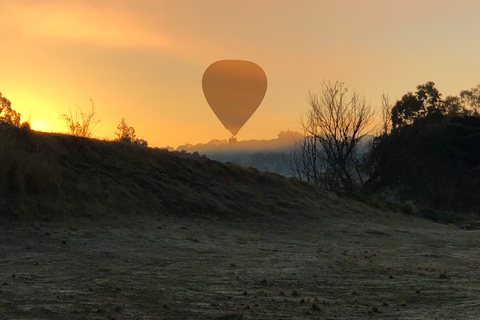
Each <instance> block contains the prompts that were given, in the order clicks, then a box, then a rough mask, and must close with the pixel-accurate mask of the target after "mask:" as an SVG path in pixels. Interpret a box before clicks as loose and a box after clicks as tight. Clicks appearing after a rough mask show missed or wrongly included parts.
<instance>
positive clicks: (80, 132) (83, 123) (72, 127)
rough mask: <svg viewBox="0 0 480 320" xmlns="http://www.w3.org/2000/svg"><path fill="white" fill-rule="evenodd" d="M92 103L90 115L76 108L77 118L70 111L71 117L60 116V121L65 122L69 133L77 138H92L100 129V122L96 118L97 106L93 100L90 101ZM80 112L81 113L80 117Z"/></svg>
mask: <svg viewBox="0 0 480 320" xmlns="http://www.w3.org/2000/svg"><path fill="white" fill-rule="evenodd" d="M90 103H91V105H92V110H91V111H90V113H88V114H85V113H83V111H82V110H81V109H80V108H79V107H76V109H75V117H74V116H73V114H72V111H71V110H70V109H68V111H69V113H70V115H67V114H61V115H60V119H62V120H65V122H66V125H67V128H68V131H69V133H70V134H72V135H73V136H75V137H82V138H90V137H92V135H93V134H94V133H95V131H97V130H98V129H100V127H99V126H98V125H99V124H100V120H99V119H97V118H96V113H95V105H94V103H93V100H92V99H90ZM78 112H80V117H79V115H78Z"/></svg>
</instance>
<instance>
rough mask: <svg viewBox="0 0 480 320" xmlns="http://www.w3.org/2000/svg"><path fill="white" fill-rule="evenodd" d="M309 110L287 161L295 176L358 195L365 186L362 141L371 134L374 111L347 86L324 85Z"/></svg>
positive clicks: (313, 95) (310, 97)
mask: <svg viewBox="0 0 480 320" xmlns="http://www.w3.org/2000/svg"><path fill="white" fill-rule="evenodd" d="M307 102H308V104H309V106H310V109H309V110H308V112H307V113H306V115H305V116H304V117H303V118H302V120H301V127H302V130H303V132H304V137H303V139H301V140H299V141H297V148H296V149H294V150H293V151H292V153H291V155H290V158H289V159H288V162H289V165H290V168H291V169H292V172H293V173H294V175H295V176H296V177H298V178H300V179H304V180H306V181H308V182H312V183H314V184H316V185H320V186H324V187H327V188H329V189H332V190H343V191H347V192H355V191H358V189H359V188H360V187H361V185H362V184H363V182H364V181H363V180H364V176H365V173H364V169H363V158H364V150H363V148H362V147H361V142H362V140H363V139H364V138H365V137H366V136H367V134H368V133H369V132H370V131H371V129H370V128H369V127H370V125H371V124H372V122H373V119H374V115H375V113H374V110H373V108H372V107H371V106H370V104H368V103H367V102H366V100H365V97H364V96H362V95H360V94H359V93H358V92H355V91H354V92H352V93H351V94H350V95H348V87H347V86H345V84H344V83H342V82H339V81H336V82H333V83H332V82H325V83H323V85H322V87H321V90H320V92H319V93H318V94H313V93H310V94H309V96H308V98H307Z"/></svg>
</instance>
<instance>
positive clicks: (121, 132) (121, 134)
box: [115, 118, 148, 147]
mask: <svg viewBox="0 0 480 320" xmlns="http://www.w3.org/2000/svg"><path fill="white" fill-rule="evenodd" d="M117 130H118V132H115V135H116V136H117V138H116V139H115V141H124V142H131V143H135V144H138V145H140V146H142V147H148V142H147V141H146V140H143V139H138V138H137V137H136V135H135V129H134V128H133V127H129V126H128V124H127V122H126V121H125V118H122V120H120V123H119V124H118V126H117Z"/></svg>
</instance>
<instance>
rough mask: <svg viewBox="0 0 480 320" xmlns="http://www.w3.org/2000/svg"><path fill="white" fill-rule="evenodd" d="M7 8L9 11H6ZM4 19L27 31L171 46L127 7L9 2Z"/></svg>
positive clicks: (111, 43)
mask: <svg viewBox="0 0 480 320" xmlns="http://www.w3.org/2000/svg"><path fill="white" fill-rule="evenodd" d="M5 9H6V11H5ZM3 11H4V14H3V15H4V17H2V19H3V20H4V21H5V19H6V20H7V23H9V24H10V27H11V28H14V30H16V31H20V32H21V33H23V34H24V35H25V34H26V35H29V36H33V37H37V38H43V39H47V40H53V41H64V42H66V43H69V42H70V43H74V44H78V43H88V44H93V45H96V46H103V47H153V48H155V47H168V46H169V42H170V41H169V40H168V39H167V37H165V36H164V35H162V34H160V33H158V32H157V31H156V30H154V29H149V28H148V27H147V26H146V25H144V24H143V23H142V21H141V19H140V17H138V16H135V15H134V14H133V13H131V12H128V11H126V10H124V11H121V10H112V9H110V8H105V7H98V6H92V5H85V4H80V3H60V2H57V3H41V4H16V3H13V4H10V5H7V6H6V7H5V8H4V9H3Z"/></svg>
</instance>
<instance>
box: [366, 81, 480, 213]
mask: <svg viewBox="0 0 480 320" xmlns="http://www.w3.org/2000/svg"><path fill="white" fill-rule="evenodd" d="M462 92H463V93H464V92H465V91H462ZM473 92H474V91H473ZM474 95H475V94H474V93H472V96H474ZM464 97H465V93H464ZM470 97H471V96H470ZM468 99H473V100H468ZM468 99H466V98H462V97H452V96H450V97H447V98H445V99H442V95H441V94H440V92H439V91H438V90H437V89H436V88H435V84H434V83H433V82H427V83H426V84H424V85H419V86H417V91H416V93H415V94H413V93H411V92H408V93H407V94H405V95H404V96H403V97H402V98H401V99H400V100H399V101H397V102H396V104H395V105H394V106H393V108H392V109H391V122H392V128H391V131H388V132H383V133H382V134H381V135H378V136H377V137H375V139H374V146H373V149H372V151H371V154H370V156H369V168H370V178H369V180H368V181H367V183H366V184H365V186H364V188H363V191H364V192H367V193H371V192H381V191H384V190H390V192H393V193H395V194H396V197H397V198H398V199H399V200H400V201H407V200H413V201H415V203H416V204H417V206H420V207H422V208H429V207H431V208H435V209H441V210H447V211H456V212H478V211H479V210H480V203H479V202H478V197H479V196H480V117H479V116H478V113H477V112H476V109H475V108H476V106H475V102H474V101H475V100H474V99H475V98H468ZM468 101H473V102H470V103H468Z"/></svg>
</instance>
